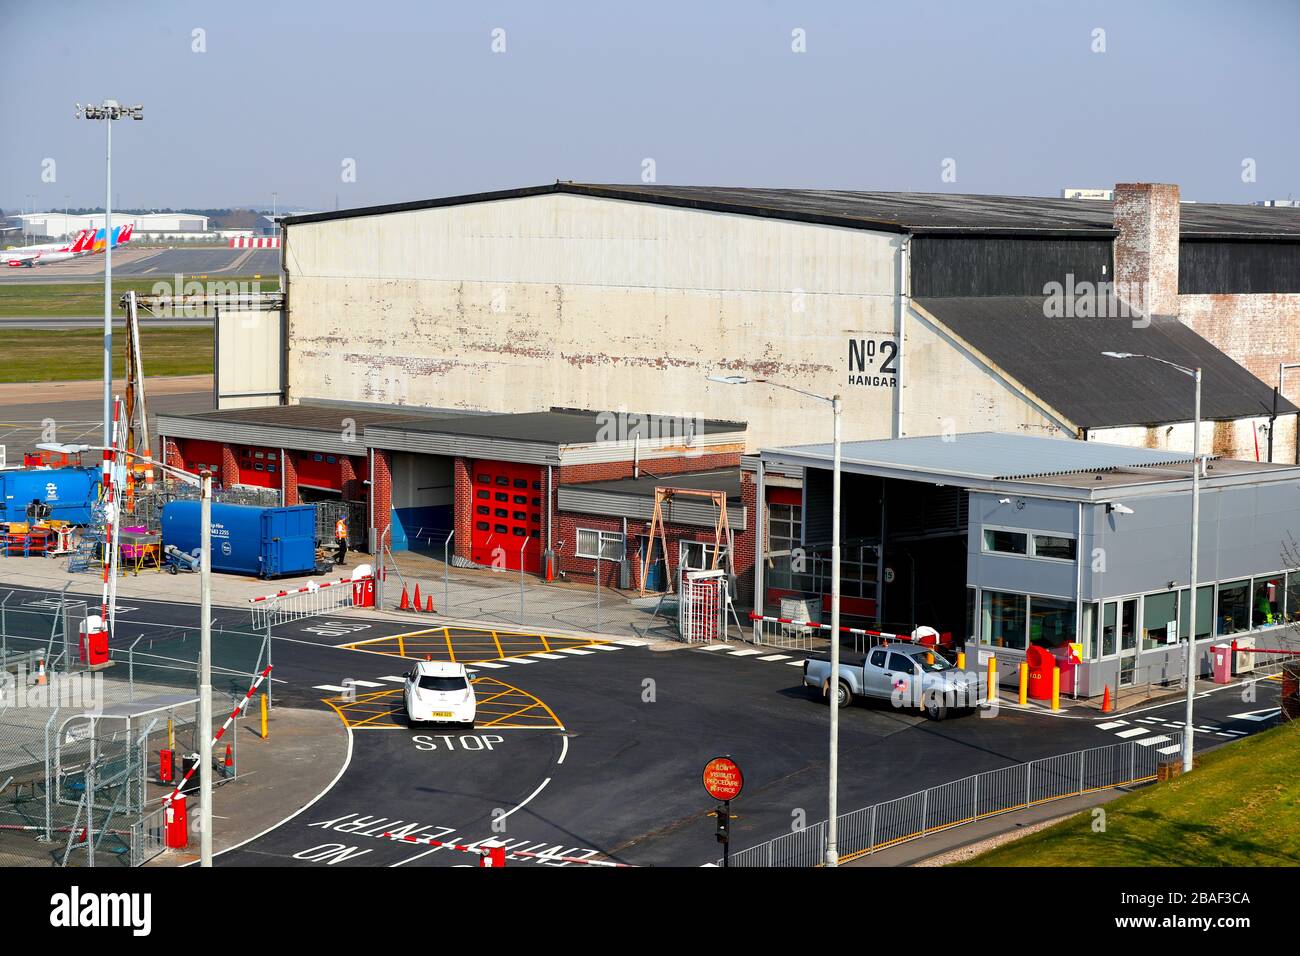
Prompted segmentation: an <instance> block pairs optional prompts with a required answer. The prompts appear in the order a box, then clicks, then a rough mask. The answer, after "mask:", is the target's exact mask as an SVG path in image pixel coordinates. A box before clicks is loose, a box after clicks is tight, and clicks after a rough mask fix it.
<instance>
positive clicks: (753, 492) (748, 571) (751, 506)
mask: <svg viewBox="0 0 1300 956" xmlns="http://www.w3.org/2000/svg"><path fill="white" fill-rule="evenodd" d="M756 478H757V476H756V475H755V474H754V473H753V472H752V471H742V472H741V473H740V500H741V502H742V503H743V504H744V506H745V513H746V516H747V521H746V524H747V525H748V527H747V528H746V529H745V530H744V531H739V530H737V531H735V534H734V537H735V540H736V552H735V554H734V555H732V561H733V562H734V563H735V565H736V606H737V607H753V604H754V551H755V543H756V542H757V540H758V539H757V536H756V534H757V533H756V531H755V528H756V522H757V521H758V512H757V510H756V506H757V504H758V483H757V481H756Z"/></svg>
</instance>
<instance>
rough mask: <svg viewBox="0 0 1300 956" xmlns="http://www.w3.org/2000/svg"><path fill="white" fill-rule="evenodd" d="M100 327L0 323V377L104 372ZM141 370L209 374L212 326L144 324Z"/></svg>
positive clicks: (56, 378) (118, 341)
mask: <svg viewBox="0 0 1300 956" xmlns="http://www.w3.org/2000/svg"><path fill="white" fill-rule="evenodd" d="M124 342H125V339H124V337H123V336H121V335H115V336H114V337H113V352H114V355H113V368H114V371H113V374H114V375H115V376H123V375H124V374H125V372H124V363H123V347H124ZM103 349H104V333H103V332H102V331H101V330H99V329H51V330H50V331H48V332H47V331H44V330H41V329H0V382H69V381H77V380H80V379H92V378H100V379H102V378H103V375H104V351H103ZM140 352H141V354H142V356H143V357H144V372H145V375H147V376H148V377H149V378H153V377H154V376H158V375H210V374H212V330H211V329H208V328H198V329H168V328H158V329H155V328H142V329H141V330H140Z"/></svg>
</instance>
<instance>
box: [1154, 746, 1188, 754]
mask: <svg viewBox="0 0 1300 956" xmlns="http://www.w3.org/2000/svg"><path fill="white" fill-rule="evenodd" d="M1182 749H1183V745H1182V744H1174V745H1173V746H1172V747H1161V748H1160V749H1159V750H1157V751H1156V753H1158V754H1176V753H1178V752H1180V751H1181V750H1182Z"/></svg>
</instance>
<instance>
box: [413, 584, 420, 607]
mask: <svg viewBox="0 0 1300 956" xmlns="http://www.w3.org/2000/svg"><path fill="white" fill-rule="evenodd" d="M412 603H413V604H414V605H415V607H413V608H412V609H411V610H413V611H418V610H419V609H420V585H419V584H416V585H415V598H414V600H413V601H412Z"/></svg>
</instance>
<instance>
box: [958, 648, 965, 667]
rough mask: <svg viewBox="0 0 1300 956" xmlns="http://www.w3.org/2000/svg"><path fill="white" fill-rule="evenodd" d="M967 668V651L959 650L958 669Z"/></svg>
mask: <svg viewBox="0 0 1300 956" xmlns="http://www.w3.org/2000/svg"><path fill="white" fill-rule="evenodd" d="M965 669H966V652H965V651H958V652H957V670H959V671H964V670H965Z"/></svg>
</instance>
